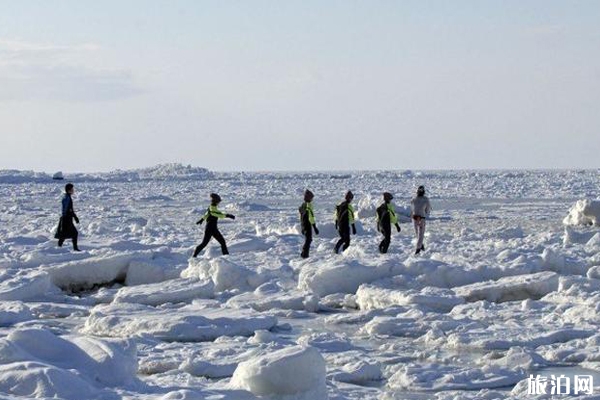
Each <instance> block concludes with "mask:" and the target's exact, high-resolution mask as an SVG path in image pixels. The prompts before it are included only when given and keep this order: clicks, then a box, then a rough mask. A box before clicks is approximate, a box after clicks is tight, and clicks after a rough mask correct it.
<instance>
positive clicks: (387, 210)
mask: <svg viewBox="0 0 600 400" xmlns="http://www.w3.org/2000/svg"><path fill="white" fill-rule="evenodd" d="M393 198H394V196H392V194H391V193H389V192H385V193H384V194H383V204H381V205H380V206H379V207H377V228H378V230H379V231H380V232H381V233H383V240H382V241H381V243H380V244H379V252H381V253H382V254H385V253H387V251H388V249H389V247H390V242H391V240H392V224H393V225H394V226H395V227H396V230H397V231H398V232H400V225H399V224H398V217H397V216H396V209H395V207H394V204H392V199H393Z"/></svg>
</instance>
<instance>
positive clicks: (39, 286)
mask: <svg viewBox="0 0 600 400" xmlns="http://www.w3.org/2000/svg"><path fill="white" fill-rule="evenodd" d="M52 288H53V286H52V282H51V280H50V275H48V274H47V273H46V272H32V273H30V274H27V275H25V276H16V277H14V278H11V279H7V280H5V281H2V282H0V300H30V299H35V298H41V297H43V296H45V295H46V294H47V293H49V292H51V291H52ZM55 289H56V288H55ZM56 290H58V289H56Z"/></svg>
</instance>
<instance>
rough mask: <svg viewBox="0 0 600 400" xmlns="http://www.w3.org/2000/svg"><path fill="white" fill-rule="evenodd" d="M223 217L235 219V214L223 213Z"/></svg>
mask: <svg viewBox="0 0 600 400" xmlns="http://www.w3.org/2000/svg"><path fill="white" fill-rule="evenodd" d="M225 218H230V219H235V215H232V214H225Z"/></svg>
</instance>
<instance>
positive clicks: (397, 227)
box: [396, 224, 401, 232]
mask: <svg viewBox="0 0 600 400" xmlns="http://www.w3.org/2000/svg"><path fill="white" fill-rule="evenodd" d="M396 229H397V230H398V232H400V231H401V229H400V225H398V224H396Z"/></svg>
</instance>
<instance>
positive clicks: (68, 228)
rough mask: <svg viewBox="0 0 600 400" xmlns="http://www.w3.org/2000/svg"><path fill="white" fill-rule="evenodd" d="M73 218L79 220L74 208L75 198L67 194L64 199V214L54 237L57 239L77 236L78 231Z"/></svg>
mask: <svg viewBox="0 0 600 400" xmlns="http://www.w3.org/2000/svg"><path fill="white" fill-rule="evenodd" d="M73 219H75V221H78V222H79V219H78V218H77V215H76V214H75V210H74V209H73V199H72V198H71V195H70V194H65V197H63V199H62V216H61V217H60V220H59V222H58V228H57V229H56V234H55V235H54V237H55V238H56V239H72V238H74V237H77V235H78V232H77V229H76V228H75V224H74V223H73Z"/></svg>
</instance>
